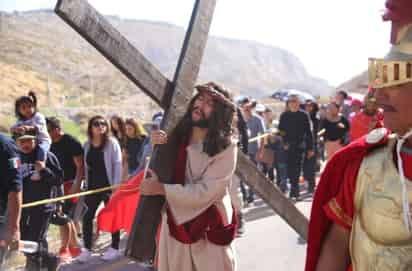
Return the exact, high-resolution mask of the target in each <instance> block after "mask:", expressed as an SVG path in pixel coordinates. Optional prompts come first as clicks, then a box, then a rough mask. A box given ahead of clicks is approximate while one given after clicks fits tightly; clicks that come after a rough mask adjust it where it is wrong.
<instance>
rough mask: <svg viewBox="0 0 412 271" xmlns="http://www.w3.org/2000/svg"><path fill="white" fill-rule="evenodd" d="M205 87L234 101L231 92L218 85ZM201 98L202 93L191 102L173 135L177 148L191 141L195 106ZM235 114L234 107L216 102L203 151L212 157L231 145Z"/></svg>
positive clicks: (208, 84)
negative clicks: (211, 88) (209, 87)
mask: <svg viewBox="0 0 412 271" xmlns="http://www.w3.org/2000/svg"><path fill="white" fill-rule="evenodd" d="M205 85H207V86H211V87H213V89H214V90H216V91H217V92H219V93H221V94H223V95H224V96H225V97H226V98H227V100H229V101H232V98H231V96H230V94H229V92H228V91H227V90H225V89H224V88H222V87H221V86H219V85H217V84H216V83H212V82H210V83H207V84H205ZM200 87H202V86H197V87H196V88H200ZM199 96H200V93H198V94H196V95H195V97H193V99H192V100H191V101H190V104H189V107H188V108H189V109H188V110H187V112H186V113H185V115H184V116H183V118H182V119H181V120H180V122H179V123H178V124H177V126H176V127H175V129H174V130H173V132H172V133H171V136H170V139H171V142H173V143H175V144H176V145H177V146H179V145H180V144H187V143H188V141H189V137H190V133H191V130H192V110H193V105H194V103H195V101H196V99H197V98H198V97H199ZM234 113H235V111H234V108H233V107H231V106H229V105H227V104H226V103H224V102H221V101H219V100H215V103H214V110H213V113H212V114H211V115H210V117H209V127H208V132H207V135H206V139H205V141H204V142H203V151H204V152H205V153H207V154H208V155H209V156H210V157H211V156H214V155H216V154H218V153H220V152H222V151H223V150H224V149H226V148H227V147H228V146H229V145H230V144H231V142H232V141H231V135H232V133H233V115H234Z"/></svg>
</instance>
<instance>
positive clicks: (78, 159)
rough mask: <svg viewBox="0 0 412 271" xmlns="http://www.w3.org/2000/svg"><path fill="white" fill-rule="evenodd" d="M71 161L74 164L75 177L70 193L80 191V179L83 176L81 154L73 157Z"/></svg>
mask: <svg viewBox="0 0 412 271" xmlns="http://www.w3.org/2000/svg"><path fill="white" fill-rule="evenodd" d="M73 161H74V164H75V165H76V179H75V180H74V183H73V187H72V189H71V190H70V194H73V193H78V192H80V187H81V185H82V180H83V177H84V164H83V155H79V156H75V157H73Z"/></svg>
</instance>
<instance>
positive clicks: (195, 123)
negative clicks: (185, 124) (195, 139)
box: [190, 119, 210, 128]
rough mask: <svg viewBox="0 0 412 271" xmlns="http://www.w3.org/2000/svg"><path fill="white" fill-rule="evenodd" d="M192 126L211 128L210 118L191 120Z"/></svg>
mask: <svg viewBox="0 0 412 271" xmlns="http://www.w3.org/2000/svg"><path fill="white" fill-rule="evenodd" d="M190 124H191V125H192V127H198V128H209V124H210V120H209V119H201V120H196V121H194V120H192V121H191V122H190Z"/></svg>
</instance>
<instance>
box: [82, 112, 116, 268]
mask: <svg viewBox="0 0 412 271" xmlns="http://www.w3.org/2000/svg"><path fill="white" fill-rule="evenodd" d="M87 135H88V140H87V142H86V143H85V144H84V168H85V170H84V172H85V177H86V185H87V189H88V190H94V189H99V188H103V187H108V186H112V185H116V184H119V183H120V182H121V180H122V151H121V149H120V145H119V143H118V141H117V140H116V139H115V138H114V137H111V136H110V135H109V125H108V122H107V120H106V119H105V118H104V117H102V116H94V117H92V118H91V119H90V121H89V123H88V127H87ZM111 194H112V193H111V191H106V192H102V193H97V194H93V195H89V196H87V197H86V198H85V203H86V205H87V207H88V210H87V212H86V214H85V216H84V218H83V240H84V246H85V248H84V249H83V251H82V253H81V254H80V256H79V257H78V258H77V259H78V261H79V262H81V263H85V262H87V261H89V260H90V259H91V257H92V252H91V249H92V238H93V219H94V217H95V215H96V211H97V208H98V207H99V205H100V203H101V202H104V203H105V204H106V203H107V202H108V201H109V199H110V197H111ZM119 243H120V232H115V233H113V234H112V244H111V247H110V248H109V249H108V250H107V251H106V252H105V253H104V254H103V256H102V259H103V260H113V259H115V258H117V257H119V256H120V252H119Z"/></svg>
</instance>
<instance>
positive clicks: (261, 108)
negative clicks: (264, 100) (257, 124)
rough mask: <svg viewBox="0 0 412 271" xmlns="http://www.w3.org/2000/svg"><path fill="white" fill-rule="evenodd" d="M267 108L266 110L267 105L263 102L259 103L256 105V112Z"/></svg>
mask: <svg viewBox="0 0 412 271" xmlns="http://www.w3.org/2000/svg"><path fill="white" fill-rule="evenodd" d="M265 110H266V107H265V106H264V105H263V104H257V105H256V107H255V111H256V112H262V113H263V112H265Z"/></svg>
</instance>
